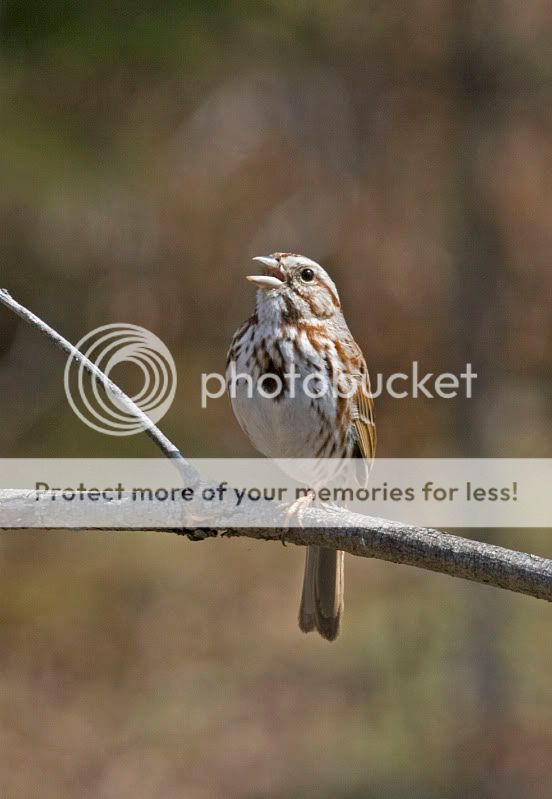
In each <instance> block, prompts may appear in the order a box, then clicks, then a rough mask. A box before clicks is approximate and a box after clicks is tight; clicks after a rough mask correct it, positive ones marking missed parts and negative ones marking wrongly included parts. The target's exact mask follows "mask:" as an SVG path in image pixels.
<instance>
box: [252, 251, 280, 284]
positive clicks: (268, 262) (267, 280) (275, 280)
mask: <svg viewBox="0 0 552 799" xmlns="http://www.w3.org/2000/svg"><path fill="white" fill-rule="evenodd" d="M253 260H254V261H259V262H260V263H262V264H264V266H265V267H266V274H264V275H247V279H248V280H250V281H251V283H254V284H255V285H256V286H258V287H259V288H261V289H278V288H281V287H282V286H283V284H284V283H285V282H286V273H285V271H284V270H283V268H282V267H281V266H280V264H279V262H278V261H277V260H276V258H272V257H271V256H264V255H258V256H257V257H256V258H253Z"/></svg>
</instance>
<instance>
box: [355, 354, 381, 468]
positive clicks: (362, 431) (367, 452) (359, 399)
mask: <svg viewBox="0 0 552 799" xmlns="http://www.w3.org/2000/svg"><path fill="white" fill-rule="evenodd" d="M359 356H360V363H359V370H358V374H357V378H358V381H359V385H358V388H357V391H356V394H355V397H354V409H353V424H354V427H355V432H356V435H357V441H358V446H359V450H360V453H359V454H360V455H361V457H363V458H365V459H366V460H367V461H369V467H370V466H371V465H372V461H373V460H374V457H375V454H376V440H377V438H376V424H375V422H374V400H373V398H372V392H371V387H370V377H369V375H368V369H367V368H366V363H365V361H364V358H363V357H362V354H361V353H360V350H359Z"/></svg>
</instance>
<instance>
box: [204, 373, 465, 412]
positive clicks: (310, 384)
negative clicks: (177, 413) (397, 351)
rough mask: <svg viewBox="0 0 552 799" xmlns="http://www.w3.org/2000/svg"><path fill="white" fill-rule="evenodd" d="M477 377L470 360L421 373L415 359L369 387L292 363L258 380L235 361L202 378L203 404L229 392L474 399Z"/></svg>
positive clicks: (272, 396) (354, 378)
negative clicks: (224, 371)
mask: <svg viewBox="0 0 552 799" xmlns="http://www.w3.org/2000/svg"><path fill="white" fill-rule="evenodd" d="M476 378H477V374H476V372H474V371H473V367H472V364H471V363H467V364H466V366H465V369H464V371H462V372H461V373H460V374H456V373H454V372H441V373H437V374H434V373H433V372H426V373H423V374H422V373H421V372H420V368H419V363H418V361H413V362H412V367H411V371H410V373H409V374H408V373H406V372H394V373H393V374H390V375H388V376H387V377H385V376H384V375H382V374H381V373H379V374H377V375H376V376H375V379H374V381H373V383H372V385H371V386H370V384H369V383H368V380H367V379H366V378H362V377H361V376H353V375H349V376H341V378H340V379H339V380H337V381H333V382H332V381H330V380H329V379H328V376H327V375H326V374H324V373H322V372H311V373H309V374H308V375H306V376H305V375H303V376H301V374H300V372H298V371H297V370H296V369H295V367H294V366H293V364H292V365H291V366H290V369H289V371H287V372H285V373H278V374H276V373H269V372H266V373H264V374H262V375H261V376H260V377H258V378H257V379H255V378H254V377H253V375H251V374H249V373H247V372H243V373H238V372H237V370H236V364H235V363H234V362H232V363H231V364H230V368H229V369H228V372H227V374H226V376H223V375H221V374H218V373H216V372H211V373H210V374H203V375H202V378H201V407H202V408H206V407H207V404H208V402H209V400H211V399H220V397H222V396H223V395H224V394H225V393H226V392H228V393H229V394H230V397H231V398H232V399H236V397H237V396H238V395H240V396H245V397H246V398H247V399H253V398H254V397H261V398H263V399H272V400H275V399H278V398H280V397H282V396H287V397H289V399H294V398H295V397H296V396H297V394H298V393H301V394H302V395H304V396H306V397H308V398H309V399H314V400H319V399H322V398H323V397H324V396H327V395H331V396H332V397H339V398H342V397H343V398H351V397H354V396H355V395H356V394H357V392H358V391H362V392H364V393H365V394H366V395H367V396H370V397H372V398H377V397H380V396H381V395H382V394H387V395H388V396H390V397H392V398H393V399H407V398H413V399H418V398H419V397H426V398H428V399H435V398H436V397H439V398H441V399H453V398H455V397H458V396H463V397H465V398H466V399H471V397H472V391H473V381H474V380H475V379H476Z"/></svg>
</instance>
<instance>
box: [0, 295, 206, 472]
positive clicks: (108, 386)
mask: <svg viewBox="0 0 552 799" xmlns="http://www.w3.org/2000/svg"><path fill="white" fill-rule="evenodd" d="M0 303H2V304H3V305H5V306H6V308H9V309H10V310H11V311H13V312H14V313H15V314H17V316H19V317H20V319H23V321H24V322H26V323H27V324H28V325H30V326H31V327H34V328H35V330H38V332H39V333H42V334H43V335H44V336H46V337H47V338H49V339H50V341H52V342H53V343H54V344H55V345H56V347H57V348H58V349H60V350H61V351H62V352H64V353H65V354H66V355H69V356H70V357H71V358H72V359H73V361H74V362H75V363H80V364H82V366H83V368H84V369H86V371H87V372H88V374H90V375H93V376H94V377H95V378H96V379H97V380H98V381H99V382H100V383H101V385H102V386H103V388H104V390H105V391H106V393H107V394H108V395H111V396H112V397H114V398H115V400H116V401H117V402H118V403H119V404H120V405H121V406H122V407H124V408H125V409H126V410H127V411H128V413H130V414H131V415H132V416H134V417H135V418H136V420H137V421H138V422H139V423H140V425H141V427H142V429H143V431H144V433H146V435H148V436H149V437H150V438H151V440H152V441H153V442H154V444H156V445H157V446H158V447H159V449H160V450H161V452H162V453H163V455H165V456H166V457H167V458H170V459H171V460H173V461H174V464H175V466H176V467H177V468H178V469H179V471H180V472H181V474H182V476H183V478H184V479H185V480H186V481H187V482H188V483H190V482H192V481H196V482H197V481H198V479H199V476H198V475H197V472H196V471H195V469H193V467H192V466H191V465H190V464H189V463H188V461H187V460H186V459H185V458H184V457H183V455H182V454H181V452H180V450H179V449H178V448H177V447H175V445H174V444H173V443H172V441H169V439H168V438H167V436H166V435H165V434H164V433H162V432H161V430H160V429H159V428H158V427H156V425H155V424H154V423H153V422H152V420H151V419H150V418H149V416H148V415H147V414H146V413H144V411H143V410H142V409H141V408H139V407H138V405H136V403H135V402H133V400H131V399H130V397H129V396H128V395H127V394H125V392H124V391H122V390H121V389H120V388H119V386H117V385H116V384H115V383H114V382H113V381H112V380H110V379H109V377H107V375H105V374H104V373H103V372H102V370H101V369H99V368H98V367H97V366H96V364H95V363H93V362H92V361H91V360H90V359H89V358H87V357H86V356H85V355H83V353H82V352H80V351H79V350H78V349H77V348H76V347H75V346H73V344H71V343H70V342H69V341H68V340H67V339H66V338H64V337H63V336H62V335H61V334H60V333H58V332H57V331H56V330H54V329H53V328H52V327H50V325H48V324H47V323H46V322H44V321H43V320H42V319H40V318H39V317H38V316H36V314H34V313H33V312H32V311H29V309H28V308H25V306H24V305H21V303H19V302H17V300H14V298H13V297H12V296H11V294H10V293H9V292H8V291H7V289H0Z"/></svg>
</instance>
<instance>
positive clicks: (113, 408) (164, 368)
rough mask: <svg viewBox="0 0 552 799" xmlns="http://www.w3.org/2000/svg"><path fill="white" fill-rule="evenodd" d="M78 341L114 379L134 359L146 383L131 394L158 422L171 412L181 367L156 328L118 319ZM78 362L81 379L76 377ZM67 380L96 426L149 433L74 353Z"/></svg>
mask: <svg viewBox="0 0 552 799" xmlns="http://www.w3.org/2000/svg"><path fill="white" fill-rule="evenodd" d="M76 346H77V349H78V350H79V351H80V352H81V353H82V354H83V355H85V356H86V357H87V358H88V359H89V360H90V361H92V362H93V363H94V364H96V366H97V367H98V368H99V369H101V371H102V372H103V373H104V374H105V376H106V377H108V378H110V375H111V373H112V371H113V369H115V367H117V366H120V365H122V364H132V365H133V366H134V367H136V368H137V369H138V370H139V372H140V373H141V374H140V381H141V388H140V390H139V391H138V392H137V393H136V394H135V395H134V396H132V397H131V399H132V400H133V401H134V402H135V403H136V405H138V407H139V408H140V409H141V410H142V411H143V412H144V413H145V414H147V415H148V417H149V418H150V419H151V421H152V422H153V423H154V424H157V422H158V421H159V420H160V419H162V418H163V416H164V415H165V414H166V413H167V411H168V410H169V408H170V407H171V405H172V403H173V400H174V396H175V393H176V384H177V376H176V366H175V363H174V359H173V357H172V355H171V353H170V351H169V349H168V347H167V346H166V345H165V344H164V343H163V342H162V341H161V339H160V338H159V337H158V336H156V335H155V334H154V333H152V332H151V331H149V330H146V329H145V328H143V327H139V326H138V325H131V324H119V323H113V324H109V325H103V326H102V327H98V328H96V329H95V330H92V331H90V333H87V334H86V335H85V336H83V338H81V340H80V341H79V342H78V343H77V345H76ZM75 366H76V367H77V375H76V384H75V380H74V379H71V375H73V374H74V372H75ZM110 379H112V378H110ZM113 382H116V381H115V380H114V381H113ZM72 384H73V385H74V389H73V388H72ZM63 385H64V388H65V394H66V395H67V400H68V401H69V404H70V406H71V408H72V409H73V411H74V412H75V413H76V415H77V416H78V417H79V419H81V421H83V422H84V423H85V424H86V425H87V426H88V427H91V428H92V429H93V430H96V431H98V432H99V433H105V434H106V435H110V436H132V435H136V433H141V432H143V429H144V426H143V424H142V423H141V422H140V421H139V420H138V419H137V418H136V417H135V416H133V415H132V414H131V413H130V412H129V411H128V410H127V409H126V408H125V407H124V405H122V403H121V402H120V401H119V400H118V399H117V397H116V396H115V395H114V394H113V393H112V392H110V391H109V390H108V389H106V388H105V387H104V385H103V384H102V382H101V380H100V379H99V378H98V377H96V376H94V375H90V374H88V373H87V372H86V370H85V368H84V366H83V364H82V362H81V363H79V362H78V361H76V360H75V359H74V358H73V357H70V358H69V359H68V361H67V363H66V365H65V372H64V376H63Z"/></svg>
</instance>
